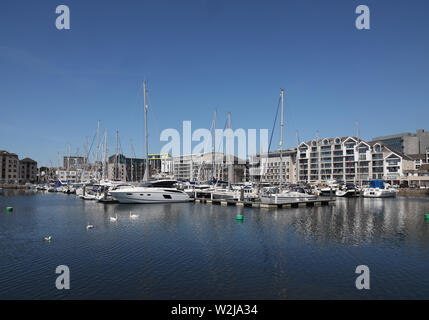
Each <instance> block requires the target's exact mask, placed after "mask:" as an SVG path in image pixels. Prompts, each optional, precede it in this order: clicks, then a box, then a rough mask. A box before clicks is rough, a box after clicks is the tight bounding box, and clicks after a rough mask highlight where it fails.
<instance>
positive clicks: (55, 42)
mask: <svg viewBox="0 0 429 320" xmlns="http://www.w3.org/2000/svg"><path fill="white" fill-rule="evenodd" d="M60 4H66V5H68V6H69V7H70V10H71V30H69V31H59V30H57V29H56V28H55V19H56V14H55V8H56V6H57V5H60ZM359 4H365V5H368V6H369V8H370V10H371V30H369V31H359V30H357V29H356V28H355V19H356V16H357V15H356V14H355V8H356V7H357V6H358V5H359ZM428 14H429V2H428V1H427V0H411V1H393V0H389V1H388V0H365V1H364V0H362V1H360V0H338V1H337V0H325V1H321V0H312V1H306V0H296V1H289V0H282V1H242V0H234V1H226V0H216V1H214V0H213V1H212V0H187V1H164V0H156V1H155V0H151V1H144V0H143V1H142V0H140V1H131V0H130V1H99V0H91V1H83V0H81V1H77V0H75V1H63V0H61V1H60V0H57V1H51V0H43V1H30V0H28V1H12V0H2V1H1V3H0V149H6V150H8V151H11V152H15V153H17V154H19V155H20V157H27V156H28V157H31V158H34V159H35V160H37V161H38V162H39V164H46V165H49V164H50V161H52V163H53V164H54V165H55V164H56V162H57V152H60V153H61V154H64V153H66V145H67V144H71V148H72V154H74V153H76V149H77V148H79V149H80V153H81V154H82V153H83V149H84V143H85V137H86V136H88V137H89V140H90V141H91V140H92V137H93V136H94V133H95V130H96V126H97V120H101V122H102V128H103V129H104V128H108V130H109V150H110V153H112V152H114V148H115V147H114V146H115V138H114V132H115V131H116V130H119V133H120V138H121V146H122V150H123V151H124V152H125V153H126V154H130V139H133V142H134V147H135V150H136V154H137V156H143V153H144V147H143V128H144V122H143V108H142V104H143V103H142V93H141V82H142V80H143V79H147V80H148V81H149V88H150V91H149V94H150V100H151V105H152V110H151V112H150V119H149V120H150V126H151V127H150V146H151V147H150V152H152V153H156V152H158V151H159V150H160V147H161V144H160V142H159V134H160V132H161V130H162V129H164V128H177V129H180V128H181V125H182V120H192V126H193V128H194V129H196V128H210V125H211V121H212V118H213V109H214V108H217V110H218V115H219V117H218V119H219V122H218V123H219V127H223V125H224V122H225V118H226V114H227V112H228V111H230V112H231V113H232V127H233V128H239V127H240V128H269V129H270V128H271V127H272V123H273V120H274V115H275V109H276V107H277V101H278V96H279V91H280V88H281V87H284V88H285V89H286V103H287V113H286V122H287V125H286V140H287V142H286V146H294V145H295V144H296V138H295V134H296V130H299V134H300V137H301V140H309V139H312V138H313V137H314V136H315V134H316V130H319V132H320V137H335V136H345V135H355V134H356V131H355V123H356V121H359V123H360V133H361V137H362V138H365V139H371V138H372V137H374V136H379V135H385V134H391V133H399V132H407V131H410V132H414V131H415V130H416V129H418V128H424V129H428V130H429V126H428V119H429V107H428V105H429V104H428V101H429V99H428V96H429V81H428V75H429V59H428V53H429V50H428V49H429V37H428V34H429V19H428V18H427V17H428ZM276 136H277V135H276ZM275 139H276V140H275V141H276V145H277V141H278V138H276V137H275Z"/></svg>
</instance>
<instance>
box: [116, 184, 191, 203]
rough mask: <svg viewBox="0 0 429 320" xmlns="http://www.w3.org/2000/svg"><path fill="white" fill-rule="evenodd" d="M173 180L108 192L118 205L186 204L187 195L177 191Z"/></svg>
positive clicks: (188, 198) (188, 199)
mask: <svg viewBox="0 0 429 320" xmlns="http://www.w3.org/2000/svg"><path fill="white" fill-rule="evenodd" d="M176 184H177V181H175V180H159V181H153V182H147V183H145V184H143V185H142V186H139V187H130V188H121V189H118V190H112V191H110V194H111V195H112V197H113V198H115V199H116V200H118V201H119V202H120V203H171V202H188V201H190V197H189V195H188V194H187V193H186V192H184V191H181V190H178V189H177V188H176V187H175V185H176Z"/></svg>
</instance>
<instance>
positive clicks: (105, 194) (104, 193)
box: [96, 181, 134, 203]
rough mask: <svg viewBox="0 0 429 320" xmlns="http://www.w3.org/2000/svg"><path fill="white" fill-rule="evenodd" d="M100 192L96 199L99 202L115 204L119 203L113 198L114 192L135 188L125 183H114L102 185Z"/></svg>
mask: <svg viewBox="0 0 429 320" xmlns="http://www.w3.org/2000/svg"><path fill="white" fill-rule="evenodd" d="M100 185H101V187H100V191H99V192H98V194H97V195H96V199H97V201H98V202H103V203H115V202H118V200H116V199H115V198H114V197H112V194H111V193H110V192H111V191H112V190H120V189H129V188H134V186H132V185H130V184H127V183H123V182H121V181H119V182H118V181H112V182H110V183H103V184H102V183H100Z"/></svg>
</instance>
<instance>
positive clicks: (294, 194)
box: [260, 188, 317, 204]
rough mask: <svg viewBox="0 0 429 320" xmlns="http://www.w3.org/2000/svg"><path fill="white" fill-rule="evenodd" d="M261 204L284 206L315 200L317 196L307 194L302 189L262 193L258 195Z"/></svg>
mask: <svg viewBox="0 0 429 320" xmlns="http://www.w3.org/2000/svg"><path fill="white" fill-rule="evenodd" d="M260 199H261V202H262V203H266V204H285V203H292V202H298V201H312V200H316V199H317V196H316V195H313V194H308V193H307V192H305V190H304V189H303V188H295V189H293V190H284V191H282V192H275V193H263V194H261V195H260Z"/></svg>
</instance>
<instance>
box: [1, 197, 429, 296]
mask: <svg viewBox="0 0 429 320" xmlns="http://www.w3.org/2000/svg"><path fill="white" fill-rule="evenodd" d="M6 206H13V207H14V208H15V210H14V211H13V212H12V213H6V212H5V211H4V210H3V209H2V210H3V211H2V212H1V214H0V240H1V241H0V298H30V299H32V298H65V296H64V293H60V292H58V291H57V290H53V288H52V287H53V286H52V275H53V270H54V268H55V267H56V266H57V265H59V264H63V263H65V264H67V265H69V267H70V268H71V270H73V275H74V278H73V279H74V280H73V281H74V282H73V286H74V288H75V289H74V290H73V292H70V293H68V295H67V298H79V299H83V298H108V299H114V298H141V299H219V298H220V299H270V298H271V299H287V298H298V299H300V298H359V297H361V294H362V293H359V292H356V291H353V290H351V289H350V288H351V287H352V288H353V283H354V279H355V278H354V276H355V274H354V268H355V267H356V265H357V264H361V263H362V262H364V263H365V264H368V265H370V266H371V270H374V272H375V274H377V277H376V279H375V280H374V288H372V289H371V292H370V293H369V294H368V293H367V296H370V297H373V298H379V297H382V298H415V297H423V298H425V297H426V298H428V297H429V280H428V279H427V278H426V277H424V274H425V272H424V270H427V269H428V268H429V261H428V259H427V256H428V254H429V249H428V243H429V242H428V241H429V223H428V222H427V221H425V219H424V216H423V215H424V213H427V212H429V201H428V199H423V198H421V199H410V198H397V199H364V198H362V199H338V200H337V203H336V205H335V206H329V207H328V206H327V207H315V208H299V209H282V210H259V209H255V208H243V207H235V206H228V207H221V206H211V205H205V204H192V203H182V204H161V205H121V204H100V203H97V202H93V201H83V200H81V199H78V198H76V197H75V196H72V195H63V194H42V193H37V194H34V193H32V194H31V193H30V194H29V193H26V192H25V193H22V192H12V193H11V194H8V195H3V196H0V208H4V207H6ZM130 213H132V214H137V215H139V216H138V218H136V219H131V218H130ZM237 214H241V215H244V220H243V221H238V220H237ZM116 215H117V217H118V221H116V222H112V221H111V220H110V217H113V216H116ZM87 223H91V224H93V225H94V226H95V228H94V229H92V230H86V228H85V226H86V224H87ZM47 235H52V237H53V240H52V242H51V243H49V244H48V243H45V242H44V241H43V240H42V239H43V237H44V236H47ZM391 266H394V268H391ZM377 281H379V285H377ZM380 284H381V285H380Z"/></svg>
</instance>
